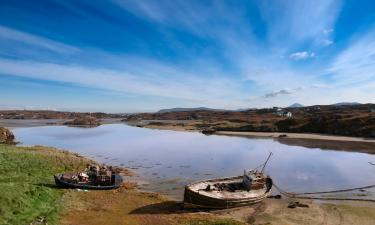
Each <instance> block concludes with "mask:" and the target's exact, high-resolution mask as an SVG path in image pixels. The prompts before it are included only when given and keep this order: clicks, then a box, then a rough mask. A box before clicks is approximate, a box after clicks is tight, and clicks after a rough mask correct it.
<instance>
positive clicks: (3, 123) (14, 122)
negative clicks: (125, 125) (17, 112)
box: [0, 118, 121, 128]
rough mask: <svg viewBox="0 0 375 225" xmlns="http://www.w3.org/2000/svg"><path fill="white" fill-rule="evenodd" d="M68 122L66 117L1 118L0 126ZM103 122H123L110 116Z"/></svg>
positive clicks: (9, 126) (51, 124)
mask: <svg viewBox="0 0 375 225" xmlns="http://www.w3.org/2000/svg"><path fill="white" fill-rule="evenodd" d="M65 122H67V120H66V119H24V120H21V119H0V127H8V128H19V127H40V126H61V125H64V123H65ZM100 122H101V124H116V123H121V119H115V118H113V119H112V118H108V119H105V118H104V119H101V120H100Z"/></svg>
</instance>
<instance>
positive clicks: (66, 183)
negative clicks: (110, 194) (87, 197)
mask: <svg viewBox="0 0 375 225" xmlns="http://www.w3.org/2000/svg"><path fill="white" fill-rule="evenodd" d="M63 177H64V174H56V175H55V176H54V178H55V183H56V185H57V186H60V187H64V188H79V189H93V190H110V189H116V188H119V187H120V186H121V184H122V181H123V179H122V176H121V175H119V174H113V175H112V179H111V183H109V184H108V185H100V184H97V183H95V182H84V183H80V182H78V183H75V182H71V181H70V180H65V179H64V178H63Z"/></svg>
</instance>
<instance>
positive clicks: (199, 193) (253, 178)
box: [184, 152, 273, 209]
mask: <svg viewBox="0 0 375 225" xmlns="http://www.w3.org/2000/svg"><path fill="white" fill-rule="evenodd" d="M271 156H272V152H271V153H270V154H269V156H268V157H267V160H266V161H265V163H263V164H262V165H261V166H262V169H261V171H257V170H250V171H246V170H245V171H244V174H243V176H235V177H227V178H219V179H211V180H203V181H198V182H195V183H192V184H189V185H187V186H185V192H184V207H191V206H192V207H200V208H213V209H226V208H234V207H240V206H246V205H251V204H255V203H258V202H261V201H262V200H264V199H265V198H267V196H268V195H269V194H270V191H271V189H272V185H273V181H272V179H271V177H270V176H267V175H266V174H265V173H263V171H264V169H265V167H266V165H267V163H268V160H269V159H270V158H271Z"/></svg>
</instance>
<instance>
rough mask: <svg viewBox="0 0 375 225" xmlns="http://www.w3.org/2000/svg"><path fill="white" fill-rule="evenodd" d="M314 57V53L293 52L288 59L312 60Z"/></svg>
mask: <svg viewBox="0 0 375 225" xmlns="http://www.w3.org/2000/svg"><path fill="white" fill-rule="evenodd" d="M314 57H315V53H314V52H306V51H303V52H295V53H292V54H290V55H289V58H290V59H293V60H304V59H308V58H314Z"/></svg>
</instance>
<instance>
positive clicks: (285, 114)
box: [276, 111, 293, 118]
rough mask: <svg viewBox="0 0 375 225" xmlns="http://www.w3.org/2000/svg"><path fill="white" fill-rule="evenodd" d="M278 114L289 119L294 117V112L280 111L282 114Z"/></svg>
mask: <svg viewBox="0 0 375 225" xmlns="http://www.w3.org/2000/svg"><path fill="white" fill-rule="evenodd" d="M276 114H277V115H279V116H284V117H288V118H292V116H293V114H292V112H285V111H280V112H277V113H276Z"/></svg>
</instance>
